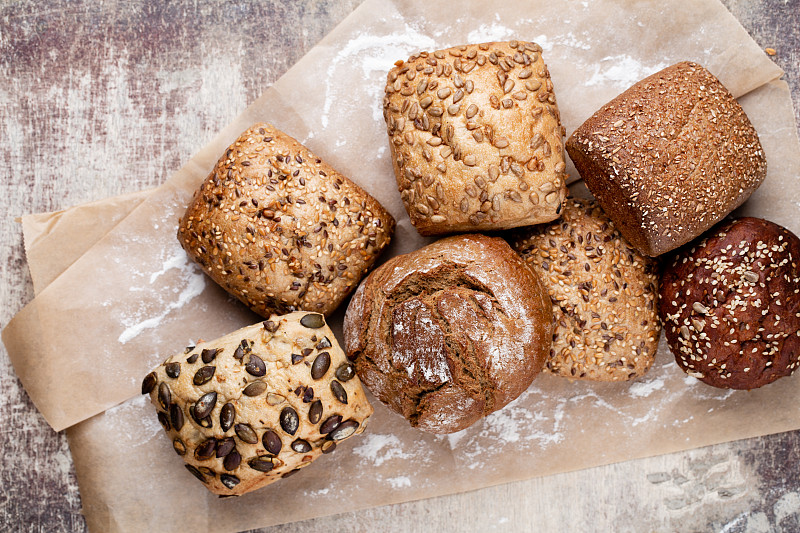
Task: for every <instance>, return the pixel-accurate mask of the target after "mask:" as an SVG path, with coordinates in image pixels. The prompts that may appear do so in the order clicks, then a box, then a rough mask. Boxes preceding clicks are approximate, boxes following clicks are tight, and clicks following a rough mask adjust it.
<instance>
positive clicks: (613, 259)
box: [510, 198, 661, 381]
mask: <svg viewBox="0 0 800 533" xmlns="http://www.w3.org/2000/svg"><path fill="white" fill-rule="evenodd" d="M510 242H511V245H512V246H513V248H514V249H515V250H516V251H517V252H518V253H519V254H520V255H521V256H522V258H523V259H525V261H526V262H527V263H528V265H529V266H530V267H531V268H532V269H533V270H534V271H535V272H536V274H538V275H539V278H540V279H541V280H542V283H543V284H544V286H545V287H546V288H547V290H548V293H549V295H550V298H551V300H552V301H553V316H554V318H555V331H554V332H553V347H552V348H551V349H550V356H549V357H548V359H547V362H546V363H545V369H546V370H548V371H550V372H552V373H553V374H556V375H559V376H566V377H569V378H575V379H586V380H593V381H624V380H630V379H634V378H637V377H640V376H642V375H644V374H645V372H647V370H649V368H650V366H651V365H652V364H653V360H654V359H655V356H656V349H657V348H658V338H659V336H660V334H661V326H660V324H659V321H658V314H657V310H656V300H657V295H658V294H657V290H658V289H657V286H658V277H657V273H656V264H655V261H653V260H652V259H651V258H649V257H647V256H644V255H642V254H641V253H639V252H638V251H637V250H635V249H634V248H632V247H631V245H630V244H629V243H628V241H626V240H625V239H624V238H623V237H622V235H620V234H619V232H618V231H617V230H616V228H615V227H614V223H613V222H612V221H611V220H610V219H609V218H608V217H607V216H606V215H605V213H603V211H602V209H600V206H599V205H598V204H597V202H594V201H589V200H578V199H574V198H569V199H567V202H566V203H565V204H564V212H563V214H562V215H561V219H560V220H557V221H555V222H552V223H550V224H547V225H540V226H533V227H531V228H521V229H519V230H517V231H516V232H514V233H513V234H512V235H511V237H510Z"/></svg>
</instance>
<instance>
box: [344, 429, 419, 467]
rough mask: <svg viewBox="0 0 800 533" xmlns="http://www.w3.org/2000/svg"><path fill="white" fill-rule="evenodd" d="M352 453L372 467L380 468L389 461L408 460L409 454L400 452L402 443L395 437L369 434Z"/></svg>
mask: <svg viewBox="0 0 800 533" xmlns="http://www.w3.org/2000/svg"><path fill="white" fill-rule="evenodd" d="M353 453H355V454H356V455H358V456H360V457H363V458H364V459H366V460H367V461H371V462H372V464H373V465H374V466H381V465H382V464H383V463H385V462H386V461H389V460H391V459H408V458H410V457H411V454H409V453H406V452H404V451H403V450H402V443H401V442H400V439H399V438H397V437H396V436H395V435H382V434H380V433H370V434H367V435H365V437H364V439H363V442H362V443H361V444H360V445H359V446H358V447H356V448H354V449H353Z"/></svg>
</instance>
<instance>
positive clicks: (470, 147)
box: [383, 41, 566, 235]
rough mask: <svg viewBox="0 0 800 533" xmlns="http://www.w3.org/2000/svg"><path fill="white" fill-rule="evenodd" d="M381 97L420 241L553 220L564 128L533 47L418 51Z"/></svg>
mask: <svg viewBox="0 0 800 533" xmlns="http://www.w3.org/2000/svg"><path fill="white" fill-rule="evenodd" d="M385 92H386V95H385V97H384V100H383V115H384V118H385V119H386V125H387V130H388V133H389V146H390V147H391V152H392V164H393V166H394V172H395V176H396V178H397V185H398V188H399V190H400V194H401V197H402V199H403V203H404V204H405V207H406V210H407V211H408V214H409V217H410V218H411V223H412V224H414V226H415V227H416V228H417V230H418V231H419V232H420V234H422V235H438V234H443V233H451V232H461V231H485V230H491V229H500V228H513V227H518V226H525V225H529V224H538V223H540V222H548V221H550V220H553V219H555V218H557V217H558V213H559V212H560V210H561V203H562V201H563V200H564V198H565V196H566V187H565V185H564V183H565V181H564V180H565V173H564V171H565V168H566V167H565V164H564V150H563V138H564V130H563V128H562V126H561V121H560V116H559V112H558V106H557V105H556V98H555V94H554V93H553V82H552V81H551V80H550V73H549V72H548V70H547V66H546V65H545V63H544V60H543V59H542V48H541V47H540V46H539V45H537V44H534V43H528V42H523V41H511V42H507V43H506V42H503V43H483V44H473V45H465V46H457V47H454V48H449V49H447V50H437V51H435V52H420V53H419V54H415V55H413V56H411V57H410V58H409V59H408V61H405V62H403V61H400V62H398V63H397V66H395V68H393V69H392V70H391V71H390V72H389V77H388V80H387V83H386V91H385Z"/></svg>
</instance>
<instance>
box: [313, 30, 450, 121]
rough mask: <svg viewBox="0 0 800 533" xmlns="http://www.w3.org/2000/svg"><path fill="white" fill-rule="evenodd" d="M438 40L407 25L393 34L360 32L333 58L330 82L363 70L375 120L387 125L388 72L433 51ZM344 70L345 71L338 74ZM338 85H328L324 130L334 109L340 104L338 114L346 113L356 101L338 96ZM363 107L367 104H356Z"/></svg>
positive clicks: (328, 77) (364, 85)
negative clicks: (347, 106)
mask: <svg viewBox="0 0 800 533" xmlns="http://www.w3.org/2000/svg"><path fill="white" fill-rule="evenodd" d="M435 46H436V43H435V42H434V40H433V39H432V38H430V37H428V36H427V35H422V34H421V33H419V32H417V31H416V30H415V29H413V28H412V27H410V26H408V25H407V24H406V25H405V29H404V30H401V31H399V32H395V33H391V34H389V35H375V34H369V33H360V34H358V35H356V36H355V37H353V38H352V39H350V40H349V41H348V42H347V44H345V45H344V46H343V47H342V49H341V50H340V51H339V53H338V54H336V57H334V58H333V60H332V61H331V63H330V65H329V66H328V71H327V79H328V80H334V79H336V78H337V77H339V76H344V77H350V76H351V75H352V74H351V73H350V72H348V71H350V70H360V72H359V73H358V76H359V79H361V80H363V83H362V85H361V86H362V87H363V90H365V91H366V93H367V95H368V97H369V98H368V103H369V105H370V107H371V108H372V118H373V119H374V120H375V121H376V122H378V123H382V122H383V110H382V109H383V108H382V101H383V86H384V83H385V81H386V73H387V72H389V70H391V68H392V65H393V64H394V62H395V61H397V60H398V59H405V58H407V57H408V56H409V55H411V54H412V53H413V52H416V51H419V50H425V49H433V48H434V47H435ZM337 70H341V72H337ZM335 87H336V85H335V84H332V83H328V84H327V87H326V89H325V103H324V106H323V109H322V116H321V117H320V120H321V122H322V127H323V128H327V127H328V121H329V116H330V111H331V108H332V107H333V104H334V102H336V108H337V110H338V111H337V115H338V114H340V112H341V110H342V104H345V103H347V102H348V101H352V100H353V99H352V95H351V96H350V97H344V95H341V94H338V92H337V91H336V90H335ZM353 103H354V104H357V105H358V106H359V107H361V106H363V105H364V104H365V102H361V101H356V102H353Z"/></svg>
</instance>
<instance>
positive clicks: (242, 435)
mask: <svg viewBox="0 0 800 533" xmlns="http://www.w3.org/2000/svg"><path fill="white" fill-rule="evenodd" d="M142 394H149V395H150V401H151V402H152V403H153V405H154V406H155V407H156V410H157V411H158V420H159V422H161V425H162V426H163V427H164V430H165V431H166V432H167V435H168V436H169V439H170V440H171V441H172V447H173V448H174V449H175V452H176V453H177V454H178V455H180V456H181V457H183V460H184V461H185V462H186V465H185V466H186V469H187V470H188V471H189V472H191V473H192V475H194V476H195V477H196V478H197V479H199V480H200V481H202V482H203V483H204V484H205V485H206V487H207V488H208V489H209V490H210V491H211V492H213V493H215V494H220V495H226V496H230V495H241V494H244V493H245V492H249V491H251V490H255V489H258V488H260V487H263V486H264V485H268V484H269V483H272V482H274V481H277V480H278V479H280V478H282V477H286V476H288V475H289V474H292V473H294V472H295V471H296V470H298V469H300V468H303V467H305V466H308V465H309V464H311V462H312V461H314V460H315V459H317V458H318V457H319V456H320V455H321V454H323V453H330V452H332V451H333V450H334V449H335V448H336V444H337V443H338V442H340V441H342V440H344V439H346V438H348V437H350V436H351V435H353V434H356V433H361V432H362V431H364V428H365V427H366V424H367V420H368V419H369V417H370V415H371V414H372V406H370V404H369V402H368V401H367V399H366V397H365V395H364V390H363V389H362V388H361V382H360V381H359V379H358V377H357V376H356V375H355V369H354V367H353V365H352V364H351V363H350V362H349V361H348V360H347V358H346V357H345V355H344V352H343V351H342V349H341V348H340V347H339V345H338V343H337V342H336V339H335V338H334V336H333V333H332V332H331V330H330V328H329V327H328V326H327V324H326V323H325V319H324V317H323V316H322V315H321V314H319V313H306V312H296V313H291V314H288V315H284V316H278V315H274V316H272V317H270V319H269V320H267V321H265V322H263V323H260V324H255V325H253V326H248V327H246V328H242V329H240V330H238V331H235V332H233V333H231V334H229V335H226V336H224V337H222V338H220V339H217V340H215V341H211V342H200V343H198V344H197V346H192V347H189V348H187V349H186V350H185V351H184V352H181V353H180V354H177V355H173V356H172V357H170V358H168V359H167V360H166V361H164V363H163V364H161V365H160V366H159V367H158V368H156V369H155V370H153V371H152V372H151V373H149V374H148V375H147V376H146V377H145V378H144V381H143V383H142Z"/></svg>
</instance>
